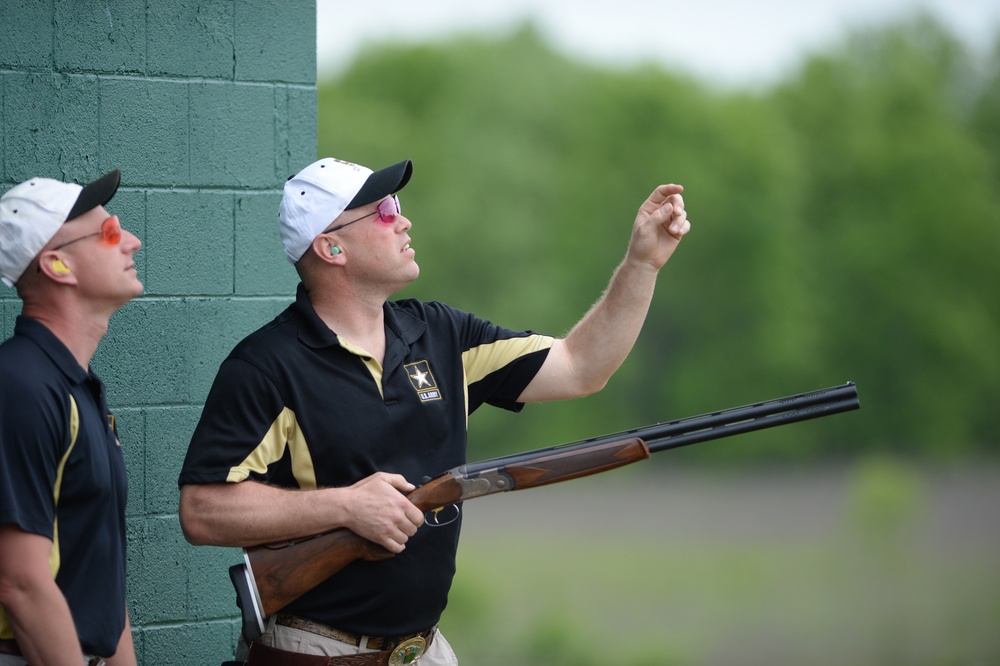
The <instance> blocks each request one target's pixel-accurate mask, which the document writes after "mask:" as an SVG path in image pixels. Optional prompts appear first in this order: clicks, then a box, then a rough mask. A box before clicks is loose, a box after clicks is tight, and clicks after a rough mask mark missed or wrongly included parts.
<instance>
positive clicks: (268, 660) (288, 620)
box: [247, 613, 437, 666]
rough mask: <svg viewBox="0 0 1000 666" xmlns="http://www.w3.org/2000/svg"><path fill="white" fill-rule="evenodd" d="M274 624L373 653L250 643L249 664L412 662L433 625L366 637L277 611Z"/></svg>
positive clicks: (378, 665) (381, 665)
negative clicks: (313, 651) (328, 653)
mask: <svg viewBox="0 0 1000 666" xmlns="http://www.w3.org/2000/svg"><path fill="white" fill-rule="evenodd" d="M274 621H275V624H278V625H281V626H283V627H290V628H292V629H299V630H301V631H307V632H309V633H311V634H316V635H318V636H323V637H324V638H329V639H331V640H335V641H339V642H341V643H346V644H348V645H354V646H356V647H364V648H367V649H369V650H377V652H363V653H361V654H352V655H346V656H341V657H323V656H317V655H308V654H299V653H297V652H288V651H286V650H279V649H277V648H273V647H270V646H268V645H264V644H263V643H259V642H255V643H253V644H251V646H250V654H249V657H248V661H247V664H248V665H249V666H395V665H396V664H412V663H416V662H417V661H418V660H419V658H420V656H421V655H422V654H423V653H424V652H425V651H426V650H427V647H428V646H430V644H431V642H432V641H433V640H434V635H435V634H436V633H437V627H431V628H430V629H428V630H427V631H424V632H421V633H419V634H410V635H408V636H394V637H383V636H369V637H368V640H366V641H364V645H363V646H362V640H363V639H364V638H365V637H364V636H363V635H362V634H357V633H354V632H350V631H343V630H341V629H334V628H333V627H329V626H327V625H325V624H322V623H320V622H314V621H312V620H307V619H305V618H302V617H298V616H296V615H285V614H283V613H279V614H278V615H276V616H275V618H274Z"/></svg>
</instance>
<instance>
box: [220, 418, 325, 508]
mask: <svg viewBox="0 0 1000 666" xmlns="http://www.w3.org/2000/svg"><path fill="white" fill-rule="evenodd" d="M286 448H288V449H289V453H290V455H291V457H292V474H293V475H294V476H295V480H296V481H297V482H298V484H299V487H300V488H303V489H312V488H315V487H316V468H315V467H314V466H313V460H312V455H311V454H310V453H309V447H308V446H307V444H306V440H305V437H304V436H303V435H302V430H301V429H300V428H299V423H298V420H297V419H296V418H295V412H293V411H292V410H290V409H289V408H288V407H285V408H284V409H282V410H281V413H280V414H278V416H277V418H275V419H274V422H273V423H271V427H270V428H269V429H268V431H267V433H265V435H264V438H263V439H262V440H261V441H260V443H259V444H258V445H257V447H256V448H255V449H254V450H253V451H251V452H250V455H248V456H247V457H246V459H244V460H243V462H241V463H240V464H239V465H237V466H236V467H233V468H231V469H230V470H229V475H228V476H227V477H226V481H228V482H229V483H239V482H240V481H246V480H247V479H248V478H249V477H250V474H252V473H256V474H266V473H267V468H268V467H269V466H270V465H272V464H274V463H276V462H278V461H279V460H281V458H282V456H284V455H285V449H286Z"/></svg>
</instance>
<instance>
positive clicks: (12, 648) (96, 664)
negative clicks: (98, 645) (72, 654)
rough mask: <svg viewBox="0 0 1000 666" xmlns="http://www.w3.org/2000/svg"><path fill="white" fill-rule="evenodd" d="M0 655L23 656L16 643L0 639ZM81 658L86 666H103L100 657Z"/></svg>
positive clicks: (86, 656) (84, 656) (88, 656)
mask: <svg viewBox="0 0 1000 666" xmlns="http://www.w3.org/2000/svg"><path fill="white" fill-rule="evenodd" d="M0 654H9V655H13V656H15V657H23V656H24V654H22V653H21V648H20V647H18V645H17V641H15V640H12V639H9V638H2V639H0ZM83 658H84V659H85V660H86V662H87V666H104V664H105V662H104V660H103V659H102V658H100V657H91V656H90V655H87V654H85V655H83Z"/></svg>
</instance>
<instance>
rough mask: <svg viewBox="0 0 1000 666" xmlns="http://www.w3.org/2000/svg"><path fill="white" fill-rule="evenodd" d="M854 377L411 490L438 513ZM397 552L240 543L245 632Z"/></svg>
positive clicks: (734, 428) (457, 471)
mask: <svg viewBox="0 0 1000 666" xmlns="http://www.w3.org/2000/svg"><path fill="white" fill-rule="evenodd" d="M860 406H861V405H860V403H859V401H858V392H857V388H856V387H855V385H854V383H853V382H847V383H846V384H843V385H841V386H835V387H831V388H828V389H821V390H818V391H810V392H808V393H801V394H799V395H794V396H788V397H786V398H776V399H774V400H768V401H766V402H758V403H754V404H751V405H746V406H744V407H735V408H732V409H726V410H723V411H719V412H711V413H709V414H702V415H700V416H692V417H688V418H684V419H680V420H677V421H668V422H666V423H659V424H656V425H651V426H646V427H644V428H636V429H634V430H626V431H624V432H620V433H616V434H613V435H605V436H603V437H594V438H592V439H587V440H582V441H578V442H572V443H569V444H562V445H559V446H553V447H549V448H545V449H536V450H534V451H527V452H525V453H518V454H515V455H511V456H505V457H500V458H493V459H490V460H484V461H481V462H476V463H470V464H466V465H461V466H459V467H455V468H454V469H450V470H448V471H446V472H444V473H443V474H441V475H440V476H438V477H437V478H435V479H432V480H430V481H428V482H427V483H425V484H424V485H422V486H420V487H418V488H416V489H415V490H413V491H411V492H410V493H409V494H407V497H408V498H409V500H410V501H411V502H413V504H415V505H416V506H417V508H419V509H420V510H421V511H424V512H425V513H427V512H433V513H432V514H431V515H430V516H429V517H428V522H435V521H438V520H439V518H438V513H437V512H439V511H440V510H441V509H442V508H445V507H450V506H452V505H455V513H456V515H457V503H458V502H462V501H463V500H467V499H472V498H473V497H481V496H483V495H492V494H494V493H501V492H508V491H511V490H524V489H526V488H535V487H537V486H544V485H547V484H550V483H558V482H560V481H568V480H570V479H575V478H578V477H581V476H588V475H590V474H597V473H598V472H604V471H607V470H609V469H614V468H616V467H622V466H624V465H628V464H630V463H634V462H638V461H640V460H646V459H648V458H649V456H650V454H652V453H656V452H659V451H665V450H667V449H676V448H679V447H681V446H688V445H690V444H697V443H699V442H705V441H708V440H712V439H720V438H722V437H728V436H730V435H738V434H740V433H745V432H751V431H753V430H762V429H764V428H771V427H774V426H778V425H784V424H786V423H795V422H797V421H805V420H808V419H814V418H818V417H821V416H830V415H832V414H839V413H840V412H846V411H849V410H853V409H858V408H859V407H860ZM387 557H392V553H390V552H389V551H388V550H386V549H384V548H382V547H381V546H379V545H377V544H375V543H373V542H371V541H368V540H367V539H364V538H362V537H360V536H358V535H357V534H355V533H354V532H351V531H350V530H348V529H346V528H338V529H334V530H331V531H329V532H324V533H322V534H318V535H315V536H311V537H306V538H304V539H298V540H295V541H289V542H282V543H274V544H264V545H259V546H252V547H250V548H245V549H243V563H242V564H236V565H233V566H232V567H230V569H229V576H230V578H231V579H232V581H233V585H234V586H235V587H236V603H237V605H238V606H239V607H240V610H241V611H242V614H243V636H244V638H245V639H246V640H247V642H251V641H252V640H254V639H255V638H257V637H258V636H260V634H261V633H262V632H263V631H264V624H265V623H264V621H265V619H266V618H267V617H268V616H270V615H272V614H273V613H275V612H277V611H279V610H281V609H282V608H284V607H285V606H286V605H288V604H289V603H291V602H292V601H294V600H295V599H297V598H298V597H299V596H301V595H302V594H304V593H305V592H308V591H309V590H311V589H312V588H313V587H315V586H316V585H319V584H320V583H322V582H323V581H324V580H326V579H327V578H329V577H330V576H332V575H333V574H335V573H337V572H338V571H340V570H341V569H343V568H344V567H346V566H347V565H348V564H350V563H351V562H353V561H354V560H357V559H365V560H380V559H385V558H387Z"/></svg>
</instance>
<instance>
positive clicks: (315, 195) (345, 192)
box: [278, 157, 413, 264]
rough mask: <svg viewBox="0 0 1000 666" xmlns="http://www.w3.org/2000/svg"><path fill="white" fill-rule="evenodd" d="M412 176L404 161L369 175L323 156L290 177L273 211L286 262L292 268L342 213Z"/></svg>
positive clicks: (395, 189) (355, 166)
mask: <svg viewBox="0 0 1000 666" xmlns="http://www.w3.org/2000/svg"><path fill="white" fill-rule="evenodd" d="M412 173H413V163H412V162H410V160H403V161H402V162H397V163H396V164H393V165H392V166H388V167H386V168H384V169H381V170H379V171H372V170H371V169H369V168H368V167H363V166H360V165H358V164H352V163H350V162H344V161H343V160H338V159H334V158H332V157H324V158H323V159H321V160H319V161H317V162H313V163H312V164H310V165H309V166H307V167H306V168H305V169H303V170H302V171H299V172H298V173H297V174H295V175H294V176H292V177H290V178H289V179H288V182H286V183H285V192H284V194H283V195H282V197H281V206H280V207H279V208H278V230H279V231H280V233H281V242H282V244H283V245H284V246H285V254H287V255H288V260H289V261H290V262H292V263H293V264H294V263H296V262H297V261H298V260H299V259H301V258H302V255H303V254H305V253H306V250H308V249H309V245H311V244H312V242H313V239H314V238H316V236H319V235H320V234H321V233H323V230H324V229H326V228H327V227H329V226H330V225H331V224H333V221H334V220H335V219H337V217H338V216H339V215H340V214H341V213H343V212H344V211H345V210H351V209H352V208H358V207H360V206H364V205H366V204H370V203H371V202H373V201H378V200H379V199H382V198H384V197H387V196H389V195H390V194H395V193H396V192H398V191H400V190H401V189H403V187H404V186H405V185H406V183H407V182H409V180H410V175H411V174H412Z"/></svg>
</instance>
